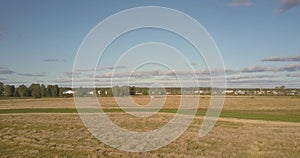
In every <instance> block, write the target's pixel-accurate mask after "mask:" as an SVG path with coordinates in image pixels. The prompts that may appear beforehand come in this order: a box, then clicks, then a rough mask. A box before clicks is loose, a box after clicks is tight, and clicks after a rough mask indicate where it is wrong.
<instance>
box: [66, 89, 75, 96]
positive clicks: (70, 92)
mask: <svg viewBox="0 0 300 158" xmlns="http://www.w3.org/2000/svg"><path fill="white" fill-rule="evenodd" d="M74 93H75V92H74V91H72V90H64V91H63V94H64V95H73V94H74Z"/></svg>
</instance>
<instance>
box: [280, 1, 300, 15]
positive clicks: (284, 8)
mask: <svg viewBox="0 0 300 158" xmlns="http://www.w3.org/2000/svg"><path fill="white" fill-rule="evenodd" d="M299 5H300V0H281V6H280V8H279V12H280V13H284V12H286V11H287V10H289V9H291V8H294V7H296V6H299Z"/></svg>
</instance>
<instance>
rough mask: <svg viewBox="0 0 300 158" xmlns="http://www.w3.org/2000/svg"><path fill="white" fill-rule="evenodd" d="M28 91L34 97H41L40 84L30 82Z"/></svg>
mask: <svg viewBox="0 0 300 158" xmlns="http://www.w3.org/2000/svg"><path fill="white" fill-rule="evenodd" d="M29 89H30V92H31V96H32V97H35V98H41V97H42V92H41V85H40V84H35V83H33V84H31V86H30V88H29Z"/></svg>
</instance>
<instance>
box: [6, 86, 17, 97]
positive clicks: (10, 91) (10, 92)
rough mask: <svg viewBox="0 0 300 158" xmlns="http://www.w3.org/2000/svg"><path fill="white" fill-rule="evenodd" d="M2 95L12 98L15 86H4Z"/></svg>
mask: <svg viewBox="0 0 300 158" xmlns="http://www.w3.org/2000/svg"><path fill="white" fill-rule="evenodd" d="M4 93H5V95H6V96H8V97H13V96H14V94H15V86H14V85H6V86H5V87H4Z"/></svg>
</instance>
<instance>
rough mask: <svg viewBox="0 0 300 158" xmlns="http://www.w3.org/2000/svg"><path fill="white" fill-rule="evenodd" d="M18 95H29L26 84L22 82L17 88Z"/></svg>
mask: <svg viewBox="0 0 300 158" xmlns="http://www.w3.org/2000/svg"><path fill="white" fill-rule="evenodd" d="M16 95H17V96H19V97H27V96H29V90H28V88H27V87H26V86H25V85H23V84H22V85H20V86H19V87H18V88H17V89H16Z"/></svg>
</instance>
